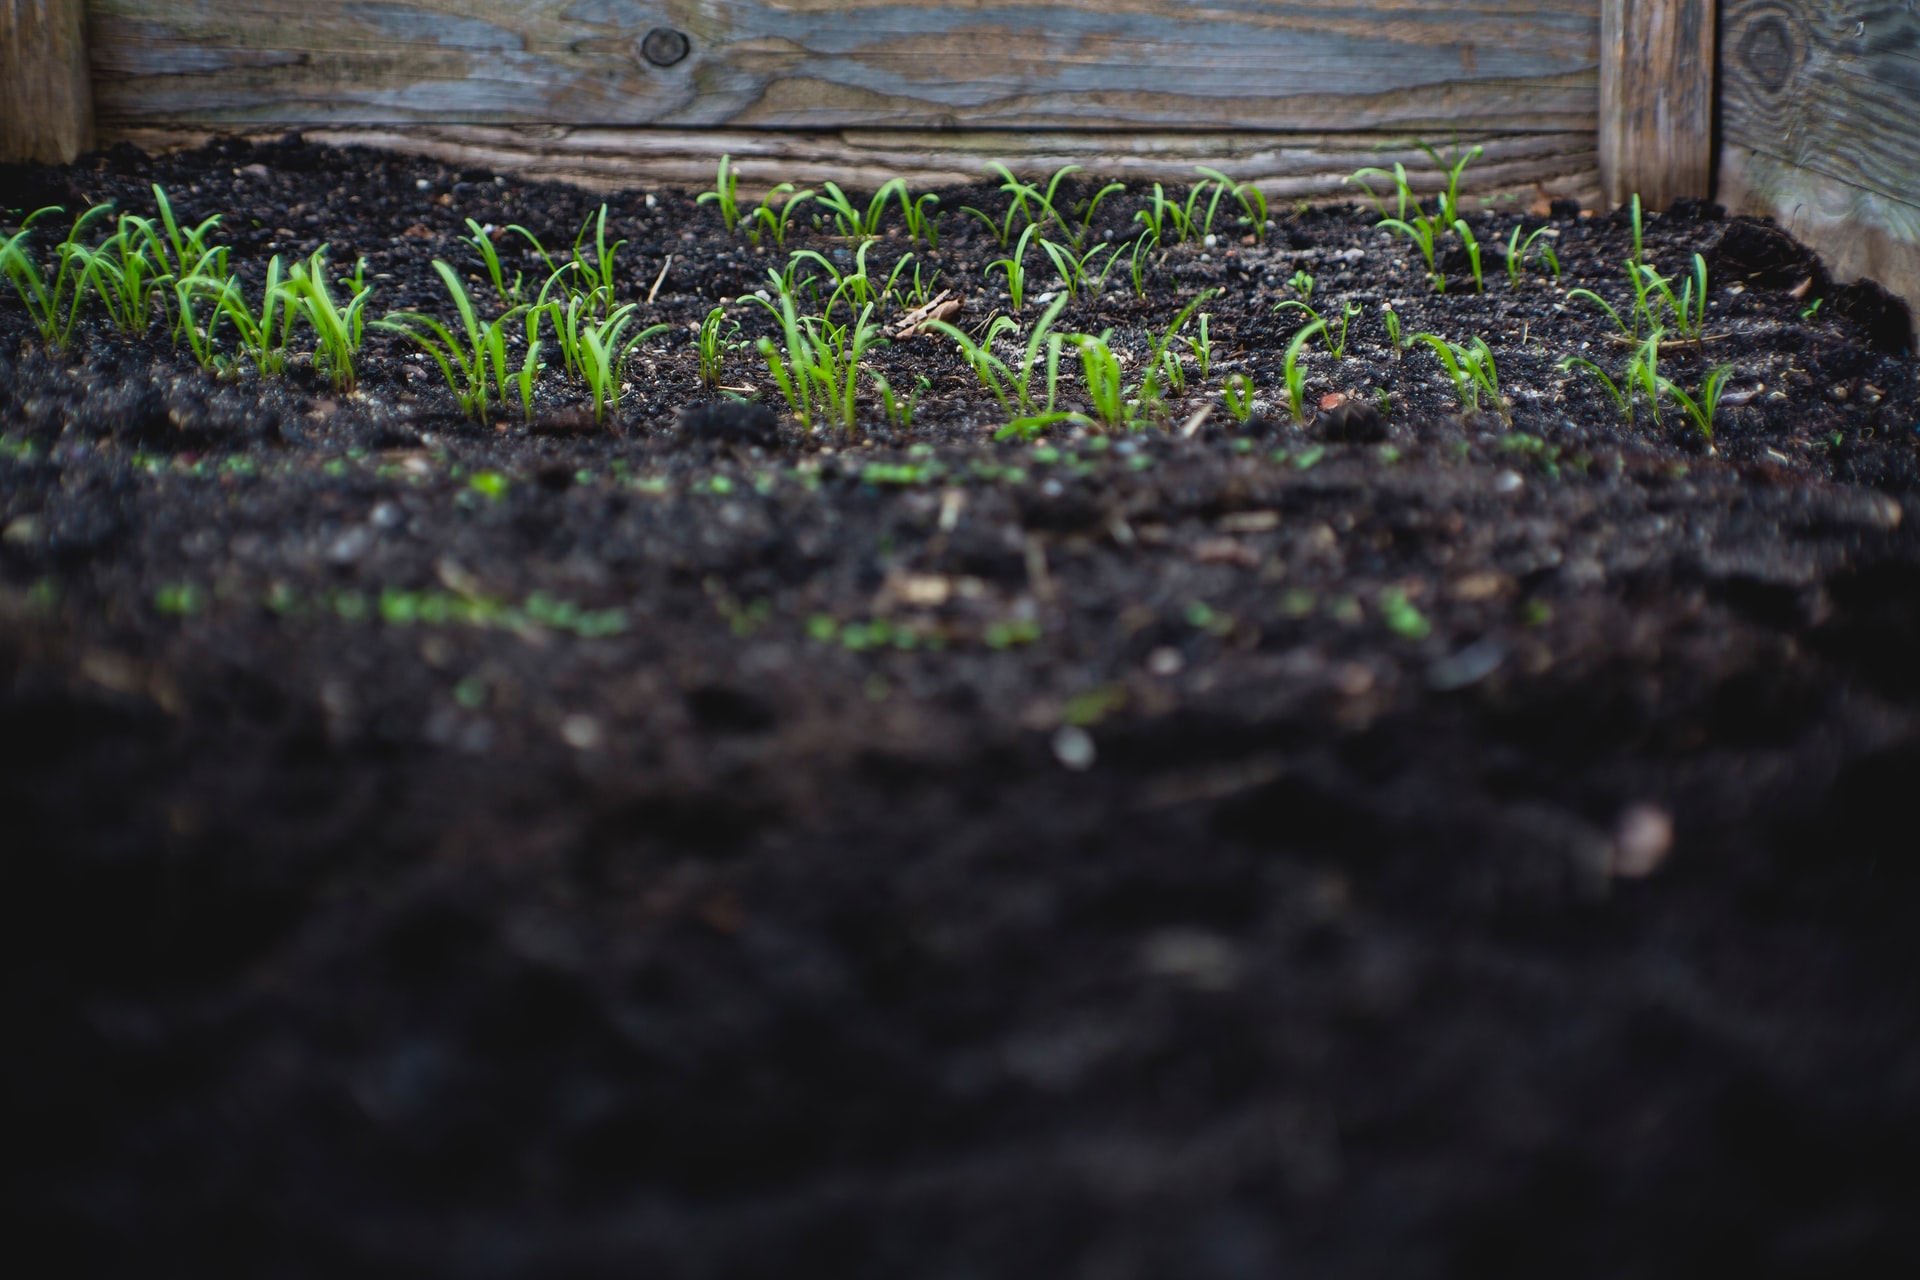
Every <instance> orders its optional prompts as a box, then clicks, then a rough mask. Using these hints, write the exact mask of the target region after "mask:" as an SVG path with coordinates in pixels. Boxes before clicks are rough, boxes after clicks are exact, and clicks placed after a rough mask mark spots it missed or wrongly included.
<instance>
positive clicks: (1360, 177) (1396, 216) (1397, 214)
mask: <svg viewBox="0 0 1920 1280" xmlns="http://www.w3.org/2000/svg"><path fill="white" fill-rule="evenodd" d="M1376 178H1385V179H1388V180H1389V181H1391V182H1392V183H1393V189H1394V194H1395V196H1396V197H1397V203H1396V204H1395V206H1394V211H1393V212H1392V213H1388V212H1387V205H1386V202H1385V201H1384V200H1382V199H1381V198H1380V193H1379V192H1377V191H1375V190H1374V189H1373V185H1372V184H1373V181H1374V179H1376ZM1341 181H1342V182H1351V183H1353V184H1354V185H1355V186H1357V187H1359V188H1360V189H1361V190H1362V191H1364V192H1366V193H1367V201H1368V203H1370V204H1372V205H1373V207H1374V209H1375V211H1376V212H1378V213H1379V215H1380V219H1381V221H1382V223H1384V222H1387V221H1405V219H1406V216H1407V210H1408V209H1409V208H1412V210H1413V212H1414V214H1415V216H1421V215H1420V202H1419V201H1418V200H1415V199H1414V198H1413V184H1412V183H1411V182H1409V181H1408V180H1407V167H1406V166H1405V165H1403V164H1399V163H1395V164H1394V166H1393V172H1392V173H1388V172H1387V171H1386V170H1385V169H1356V170H1354V171H1353V172H1352V173H1350V174H1348V175H1347V176H1346V177H1345V178H1342V179H1341Z"/></svg>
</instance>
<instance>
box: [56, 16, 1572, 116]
mask: <svg viewBox="0 0 1920 1280" xmlns="http://www.w3.org/2000/svg"><path fill="white" fill-rule="evenodd" d="M1598 3H1599V0H1471V2H1469V3H1466V4H1462V5H1457V6H1455V5H1441V4H1437V3H1433V2H1432V0H1288V2H1286V3H1278V2H1276V0H1210V2H1209V3H1206V4H1203V5H1196V4H1192V3H1189V2H1188V0H998V2H997V3H996V2H993V0H976V2H974V3H965V4H950V3H946V2H945V0H851V2H845V3H843V2H842V0H200V2H199V3H195V4H180V3H176V2H175V0H93V2H92V4H91V7H90V12H91V15H92V24H93V25H92V31H93V37H94V67H95V72H96V94H97V99H98V102H99V107H100V112H101V115H102V118H103V119H111V120H113V121H115V122H118V123H127V124H143V125H157V124H188V125H201V126H204V125H213V124H222V125H227V126H229V127H248V126H265V125H270V124H286V125H296V124H297V125H320V124H333V125H349V124H379V125H392V124H401V123H408V122H417V123H428V124H452V123H466V124H487V125H517V124H533V125H552V124H558V125H575V126H583V125H592V126H612V125H667V126H681V127H759V128H815V129H819V128H860V127H866V128H872V127H890V128H936V129H937V128H971V129H980V128H1036V129H1072V128H1093V129H1119V128H1136V129H1181V128H1190V129H1229V128H1244V129H1264V130H1274V129H1283V130H1294V129H1297V130H1307V131H1311V130H1331V129H1401V130H1411V129H1420V130H1425V131H1430V132H1435V133H1438V132H1441V131H1444V130H1447V129H1449V128H1458V129H1462V130H1467V129H1473V130H1492V131H1500V132H1549V133H1553V132H1565V131H1570V130H1590V129H1591V128H1592V127H1593V121H1594V93H1595V89H1594V86H1595V77H1596V70H1595V68H1596V61H1597V48H1598V46H1597V38H1598V27H1599V17H1598V13H1599V11H1598ZM655 27H667V28H670V29H672V30H675V31H679V32H683V33H684V34H685V35H686V36H687V38H688V41H689V47H690V52H689V53H688V55H687V56H686V58H684V59H683V60H682V61H679V62H677V63H675V64H674V65H672V66H668V67H660V66H655V65H653V64H652V63H650V62H648V61H647V60H646V58H645V57H643V56H642V55H641V52H640V50H641V43H642V41H643V40H644V38H645V36H646V33H647V32H648V31H649V30H651V29H653V28H655Z"/></svg>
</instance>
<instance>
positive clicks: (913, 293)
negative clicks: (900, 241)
mask: <svg viewBox="0 0 1920 1280" xmlns="http://www.w3.org/2000/svg"><path fill="white" fill-rule="evenodd" d="M907 256H908V257H909V258H910V257H912V256H913V255H912V254H908V255H907ZM899 270H900V268H899V267H898V266H895V267H894V273H895V274H896V275H897V274H898V273H899ZM940 275H941V272H940V268H938V267H935V268H934V269H933V274H932V275H930V276H928V277H927V278H926V279H925V280H922V279H921V278H920V264H919V263H917V262H916V263H914V264H913V288H911V289H909V290H907V292H906V295H905V296H904V297H903V298H902V299H901V300H902V301H903V302H904V303H905V304H906V305H907V306H909V307H924V306H926V305H927V303H929V302H931V301H932V300H933V286H934V285H936V284H938V283H939V282H940Z"/></svg>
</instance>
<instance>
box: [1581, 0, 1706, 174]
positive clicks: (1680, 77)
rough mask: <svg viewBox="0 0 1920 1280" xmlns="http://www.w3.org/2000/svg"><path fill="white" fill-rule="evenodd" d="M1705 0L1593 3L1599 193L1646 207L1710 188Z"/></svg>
mask: <svg viewBox="0 0 1920 1280" xmlns="http://www.w3.org/2000/svg"><path fill="white" fill-rule="evenodd" d="M1715 11H1716V5H1715V2H1714V0H1600V190H1601V192H1602V194H1603V195H1604V196H1605V197H1606V200H1607V203H1608V205H1609V207H1618V206H1619V205H1621V204H1624V203H1625V202H1626V200H1627V198H1628V197H1629V196H1631V195H1633V194H1634V193H1635V192H1639V194H1640V203H1641V204H1642V205H1643V206H1644V207H1645V208H1647V209H1649V210H1661V209H1665V208H1666V207H1667V206H1668V205H1670V204H1672V203H1673V202H1674V201H1675V200H1676V199H1678V198H1679V197H1681V196H1695V197H1698V198H1701V199H1705V198H1706V197H1707V196H1708V195H1710V194H1711V193H1712V190H1713V44H1714V21H1715Z"/></svg>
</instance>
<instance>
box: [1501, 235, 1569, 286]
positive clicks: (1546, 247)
mask: <svg viewBox="0 0 1920 1280" xmlns="http://www.w3.org/2000/svg"><path fill="white" fill-rule="evenodd" d="M1520 231H1521V227H1520V225H1519V224H1518V223H1516V224H1514V228H1513V234H1512V235H1510V236H1508V237H1507V283H1508V284H1510V285H1512V286H1513V287H1514V288H1516V289H1517V288H1519V287H1520V273H1521V272H1522V271H1524V270H1525V269H1526V265H1527V258H1528V257H1530V256H1531V257H1536V258H1538V259H1539V261H1540V262H1541V263H1542V264H1543V265H1544V266H1545V267H1546V268H1547V271H1548V272H1549V273H1550V274H1551V275H1552V276H1553V278H1554V279H1555V280H1558V279H1559V278H1560V258H1559V256H1558V255H1557V254H1555V253H1554V251H1553V241H1552V237H1554V236H1557V235H1559V234H1560V233H1559V232H1558V231H1557V230H1555V229H1554V228H1552V227H1540V228H1538V229H1536V230H1535V231H1534V232H1533V234H1532V235H1530V236H1528V237H1527V238H1526V241H1525V242H1524V243H1523V242H1522V241H1521V239H1520ZM1542 237H1546V239H1545V242H1544V243H1542ZM1535 244H1539V248H1538V249H1536V248H1535V247H1534V246H1535Z"/></svg>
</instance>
